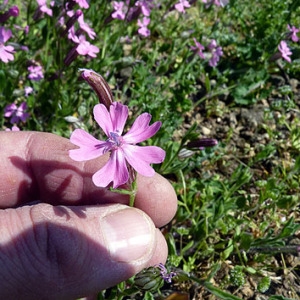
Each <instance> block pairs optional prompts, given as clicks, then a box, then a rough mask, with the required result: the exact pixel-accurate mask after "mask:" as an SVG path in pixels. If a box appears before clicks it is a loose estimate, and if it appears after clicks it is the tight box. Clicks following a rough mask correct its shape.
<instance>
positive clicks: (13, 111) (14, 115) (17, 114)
mask: <svg viewBox="0 0 300 300" xmlns="http://www.w3.org/2000/svg"><path fill="white" fill-rule="evenodd" d="M26 110H27V104H26V102H22V103H21V105H20V106H19V107H18V106H17V105H16V104H15V103H12V104H9V105H6V107H5V108H4V117H6V118H11V119H10V123H11V124H14V123H18V122H20V121H22V122H25V121H26V120H27V118H28V117H29V114H28V113H27V112H26Z"/></svg>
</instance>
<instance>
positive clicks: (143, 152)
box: [122, 144, 166, 177]
mask: <svg viewBox="0 0 300 300" xmlns="http://www.w3.org/2000/svg"><path fill="white" fill-rule="evenodd" d="M122 149H123V151H124V154H125V158H126V160H127V161H128V163H129V164H130V165H131V166H132V167H133V168H134V169H135V170H136V171H137V172H138V173H139V174H141V175H143V176H147V177H151V176H153V175H154V174H155V171H154V169H153V168H152V167H151V166H150V164H151V163H161V162H162V161H163V160H164V159H165V155H166V153H165V151H164V150H163V149H161V148H159V147H156V146H144V147H141V146H135V145H128V144H125V145H123V146H122Z"/></svg>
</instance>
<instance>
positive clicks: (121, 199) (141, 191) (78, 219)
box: [0, 132, 177, 299]
mask: <svg viewBox="0 0 300 300" xmlns="http://www.w3.org/2000/svg"><path fill="white" fill-rule="evenodd" d="M0 141H1V152H0V161H1V166H2V168H1V170H0V177H1V180H0V206H1V210H0V226H1V235H0V244H1V248H0V264H1V268H0V280H1V288H0V298H1V299H7V298H17V299H41V298H44V299H75V298H78V297H83V296H87V295H95V294H96V293H97V292H98V291H99V290H101V289H105V288H107V287H109V286H112V285H115V284H116V283H118V282H120V281H123V280H125V279H127V278H129V277H130V276H132V275H133V274H135V273H136V272H138V271H140V270H141V269H143V268H145V267H148V266H150V265H154V264H158V263H160V262H162V263H164V262H165V260H166V257H167V246H166V242H165V240H164V237H163V236H162V234H161V232H160V231H159V230H158V229H156V228H158V227H160V226H163V225H164V224H166V223H168V222H169V221H170V220H171V219H172V217H173V216H174V214H175V211H176V208H177V204H176V195H175V193H174V190H173V189H172V187H171V185H170V184H169V183H168V182H167V180H165V179H164V178H162V177H161V176H160V175H158V174H156V175H155V176H153V177H151V178H145V177H141V176H140V177H138V179H137V184H138V193H137V197H136V202H135V204H136V207H137V208H139V209H137V208H130V207H128V206H126V204H127V203H128V198H127V197H126V196H121V195H119V194H114V193H112V192H109V191H107V190H105V189H101V188H97V187H96V186H95V185H94V184H93V182H92V181H91V176H92V174H93V173H94V172H95V170H98V169H99V168H101V166H103V165H104V164H105V163H106V161H107V159H108V157H105V156H102V157H101V158H98V159H96V160H92V161H89V162H76V161H73V160H72V159H70V158H69V157H68V150H70V149H73V147H74V146H73V145H72V144H71V143H70V142H69V141H68V140H67V139H64V138H61V137H58V136H55V135H53V134H47V133H33V132H1V133H0ZM16 145H17V146H16ZM8 170H9V171H8ZM107 229H109V230H108V231H107ZM107 232H108V233H107ZM125 237H126V239H125ZM119 238H121V240H122V241H123V242H122V243H113V246H111V239H115V240H116V241H117V240H118V239H119ZM139 240H142V241H143V243H145V245H147V246H146V247H145V245H139V243H138V242H137V241H139ZM125 241H126V242H125ZM124 242H125V243H124ZM136 243H137V244H136ZM123 244H125V246H123ZM122 247H125V248H122ZM126 249H131V250H130V251H126Z"/></svg>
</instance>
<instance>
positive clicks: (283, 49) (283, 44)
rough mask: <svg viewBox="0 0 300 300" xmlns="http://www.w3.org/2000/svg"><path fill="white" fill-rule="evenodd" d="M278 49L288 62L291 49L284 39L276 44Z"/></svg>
mask: <svg viewBox="0 0 300 300" xmlns="http://www.w3.org/2000/svg"><path fill="white" fill-rule="evenodd" d="M278 50H279V52H280V55H281V57H282V58H283V59H285V60H286V61H288V62H289V63H290V62H291V58H290V56H291V55H292V51H291V50H290V48H289V47H288V45H287V43H286V42H285V41H281V42H280V44H279V46H278Z"/></svg>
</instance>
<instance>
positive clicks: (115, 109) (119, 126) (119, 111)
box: [109, 102, 128, 135]
mask: <svg viewBox="0 0 300 300" xmlns="http://www.w3.org/2000/svg"><path fill="white" fill-rule="evenodd" d="M109 113H110V117H111V122H112V126H113V130H112V131H113V132H117V133H118V134H119V135H121V134H122V132H123V129H124V126H125V123H126V121H127V117H128V107H127V106H126V105H123V104H122V103H119V102H113V104H112V105H111V106H110V110H109Z"/></svg>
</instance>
